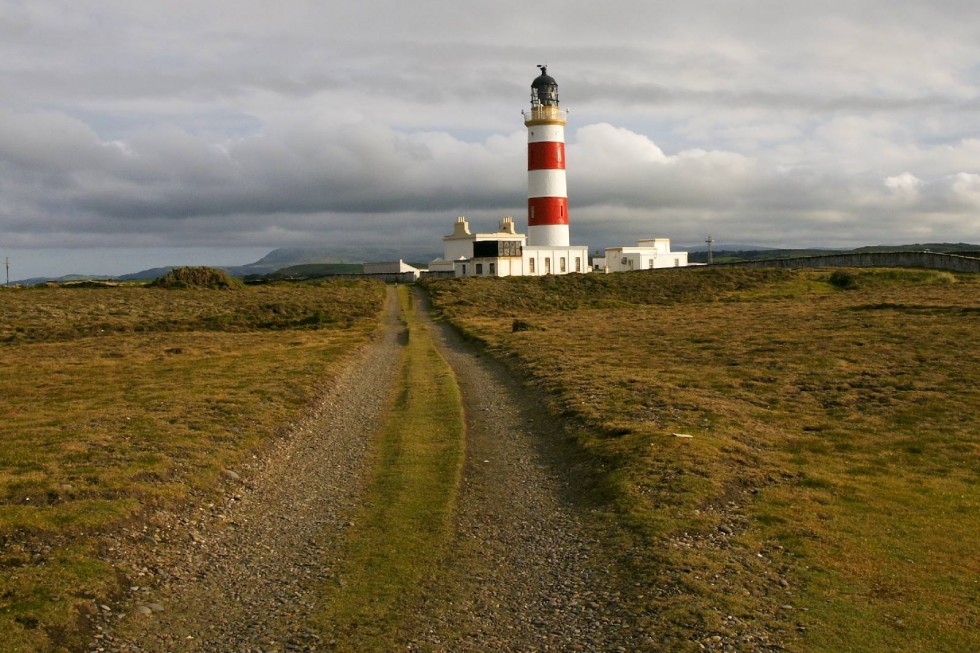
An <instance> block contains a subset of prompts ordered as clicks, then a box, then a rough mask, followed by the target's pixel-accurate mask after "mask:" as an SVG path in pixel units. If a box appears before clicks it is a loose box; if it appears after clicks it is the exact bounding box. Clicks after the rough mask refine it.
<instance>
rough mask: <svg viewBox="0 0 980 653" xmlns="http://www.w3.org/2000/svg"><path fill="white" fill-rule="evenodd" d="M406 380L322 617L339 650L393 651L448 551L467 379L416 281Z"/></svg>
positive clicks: (409, 311) (403, 298) (408, 315)
mask: <svg viewBox="0 0 980 653" xmlns="http://www.w3.org/2000/svg"><path fill="white" fill-rule="evenodd" d="M398 295H399V300H400V302H401V307H402V314H403V319H404V322H405V331H404V336H403V337H404V348H403V352H402V361H401V365H402V383H401V384H400V386H399V387H398V389H397V396H396V397H394V398H393V406H392V410H391V413H390V415H389V416H388V418H387V420H386V421H385V425H384V427H383V429H382V431H381V433H380V434H379V439H378V444H377V448H376V453H375V456H374V458H375V460H374V462H373V472H372V474H373V476H372V479H371V482H370V484H369V489H368V492H367V495H366V499H365V502H364V506H363V509H362V510H361V513H360V514H359V515H358V516H356V517H355V524H354V526H353V527H352V528H351V529H350V531H349V540H348V542H347V544H346V547H345V549H344V554H343V556H342V560H343V563H342V567H341V570H340V571H339V574H338V576H337V579H336V582H334V583H332V584H331V585H330V586H329V587H327V588H325V600H324V607H323V611H322V614H321V616H320V617H319V619H318V623H319V626H320V627H321V629H322V630H323V631H324V634H325V639H326V640H327V641H329V642H331V643H332V644H331V647H332V650H349V651H389V650H395V649H396V648H397V641H396V639H397V633H398V629H399V626H400V625H401V624H402V622H403V621H404V620H405V619H406V618H409V617H410V616H411V615H407V614H406V613H405V610H406V608H407V606H409V605H411V604H412V601H413V599H414V598H416V595H417V592H418V590H419V587H420V582H421V581H422V580H423V579H424V578H425V577H426V576H428V575H430V574H431V573H432V572H433V571H434V570H435V569H436V568H437V565H438V564H440V563H441V562H442V561H443V560H444V558H445V556H446V555H447V554H448V551H447V545H448V543H449V542H450V540H451V535H452V519H453V511H454V508H455V501H456V494H457V490H458V485H459V478H460V474H461V473H462V465H463V459H464V447H465V444H464V428H465V427H464V421H463V413H462V404H461V400H460V395H459V388H458V387H457V385H456V380H455V377H454V375H453V373H452V370H451V369H450V367H449V364H448V363H447V362H446V361H445V359H444V358H443V357H442V355H441V354H440V353H439V351H438V350H437V349H436V345H435V342H434V340H433V338H432V335H431V333H430V332H429V330H428V329H427V327H426V326H425V325H424V324H423V323H422V322H421V321H420V320H419V318H418V316H417V315H416V313H415V309H414V308H413V306H412V296H411V295H410V293H409V289H408V287H406V286H400V287H399V288H398Z"/></svg>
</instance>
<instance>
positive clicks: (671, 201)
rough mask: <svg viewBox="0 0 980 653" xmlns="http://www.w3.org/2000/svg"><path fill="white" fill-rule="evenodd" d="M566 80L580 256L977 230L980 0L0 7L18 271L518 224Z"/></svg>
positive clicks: (917, 237)
mask: <svg viewBox="0 0 980 653" xmlns="http://www.w3.org/2000/svg"><path fill="white" fill-rule="evenodd" d="M543 63H547V64H548V66H549V73H550V74H551V75H552V76H554V77H555V78H556V79H557V81H558V84H559V92H560V96H561V102H562V105H563V106H564V107H565V108H567V109H568V110H569V112H570V116H569V118H570V120H569V125H568V127H567V131H566V140H567V143H568V145H567V148H568V150H567V160H568V186H569V206H570V216H571V224H572V240H573V241H574V242H576V243H587V244H589V245H591V246H592V247H600V246H612V245H622V244H629V243H630V242H632V241H635V240H636V239H637V238H645V237H669V238H671V239H672V240H673V242H674V243H675V248H679V246H681V245H687V246H691V245H695V244H701V243H703V241H704V239H705V238H706V237H707V235H708V234H711V235H712V236H713V237H714V238H715V240H716V241H717V242H724V243H742V244H756V245H771V246H784V247H802V246H830V247H848V246H857V245H870V244H885V243H887V244H897V243H916V242H937V241H951V242H957V241H966V242H974V243H976V242H980V3H977V2H976V1H975V0H932V1H931V2H928V3H927V2H924V1H918V0H916V1H910V0H889V1H887V2H885V1H879V0H846V1H840V2H836V1H821V0H810V1H809V2H805V3H804V2H797V1H795V0H772V1H752V0H743V1H740V2H736V1H733V0H719V1H705V0H687V1H685V2H667V1H662V0H608V1H607V2H602V3H595V2H584V1H580V0H563V1H561V2H553V1H551V0H538V1H537V2H527V1H526V0H524V1H521V2H516V1H514V0H497V1H495V2H491V3H486V2H485V3H476V2H466V1H458V2H446V1H445V0H439V1H438V2H435V1H433V0H414V1H413V2H400V1H399V2H395V1H393V0H357V1H356V2H355V1H349V0H331V1H330V2H327V1H325V0H276V1H272V0H191V1H187V0H167V1H166V2H134V1H133V0H0V257H4V256H9V257H10V259H11V268H12V271H11V275H12V277H14V278H26V277H28V276H35V275H36V274H62V273H67V272H86V273H122V272H130V271H134V270H138V269H142V268H144V267H150V265H156V264H165V263H175V264H181V263H198V262H207V261H214V262H216V263H221V264H230V263H236V262H237V263H247V262H250V261H252V260H255V259H256V258H258V257H259V256H260V255H261V254H262V253H264V252H266V251H268V250H270V249H272V248H275V247H292V246H318V247H325V246H332V245H353V246H368V245H378V246H386V247H399V248H402V249H404V251H405V252H406V255H412V254H417V253H419V252H434V253H435V252H438V251H440V249H441V241H440V238H441V236H442V235H444V234H445V233H448V232H449V231H450V230H451V224H452V222H453V220H454V218H455V216H456V215H466V216H467V217H469V218H470V220H471V223H473V224H474V226H475V227H476V228H478V229H482V230H490V229H491V228H492V227H493V226H494V225H495V224H496V222H497V220H498V219H499V218H500V217H501V216H504V215H513V216H514V217H515V218H516V219H517V221H518V224H519V225H523V224H525V221H526V215H525V213H526V209H525V208H524V207H525V205H526V154H525V142H526V134H525V130H524V126H523V123H522V121H521V113H520V112H521V110H522V109H524V108H525V107H526V106H527V105H528V97H529V91H530V82H531V80H532V79H533V78H534V77H535V76H536V75H537V72H538V71H537V68H536V67H535V66H536V64H543ZM167 257H170V258H171V259H173V258H175V257H176V258H178V259H180V260H169V259H168V258H167ZM144 264H145V265H144ZM66 267H70V268H71V269H66ZM18 271H19V273H18Z"/></svg>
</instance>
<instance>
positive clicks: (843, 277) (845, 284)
mask: <svg viewBox="0 0 980 653" xmlns="http://www.w3.org/2000/svg"><path fill="white" fill-rule="evenodd" d="M829 281H830V285H832V286H834V287H835V288H840V289H841V290H851V289H853V288H857V285H858V283H857V279H856V278H855V276H854V275H853V274H851V273H850V272H848V271H847V270H835V271H834V272H833V274H831V275H830V279H829Z"/></svg>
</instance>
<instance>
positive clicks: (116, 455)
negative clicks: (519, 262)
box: [0, 282, 384, 651]
mask: <svg viewBox="0 0 980 653" xmlns="http://www.w3.org/2000/svg"><path fill="white" fill-rule="evenodd" d="M383 298H384V289H383V286H382V285H381V284H380V283H351V282H343V283H325V284H317V285H282V286H272V285H270V286H262V287H259V288H242V289H238V290H234V291H218V290H161V289H151V288H143V287H112V288H39V289H23V290H3V291H2V292H0V370H2V374H0V642H2V646H0V648H2V649H3V650H4V651H40V650H68V649H71V650H74V649H77V648H78V647H79V646H81V645H82V642H83V641H84V639H85V629H86V627H87V626H86V621H87V616H88V615H90V614H92V612H93V611H94V610H97V609H99V608H98V605H99V604H100V603H107V602H110V599H111V597H112V596H113V595H115V594H117V593H118V592H120V591H122V590H123V589H125V588H128V587H129V586H130V584H131V583H132V579H127V578H126V577H125V573H124V572H123V570H121V569H117V568H115V567H114V566H113V561H112V554H111V551H109V550H108V549H107V548H106V543H105V542H106V540H105V539H104V538H103V536H105V535H108V534H111V533H113V532H114V531H115V530H118V529H119V528H121V527H124V526H125V527H127V528H129V529H130V530H134V531H139V530H140V528H139V526H138V524H139V523H140V522H145V521H146V520H149V522H150V523H152V518H153V515H154V514H155V513H156V512H157V511H172V510H176V509H177V508H178V507H179V506H180V505H182V504H184V503H186V502H187V501H190V500H193V501H198V500H206V498H207V497H208V496H209V495H210V494H211V493H213V492H215V491H216V488H217V486H218V485H219V484H220V478H221V474H222V471H223V470H225V469H233V468H234V467H235V466H236V465H238V464H239V463H240V462H241V461H242V460H244V459H245V458H250V457H251V454H252V453H254V452H256V450H257V449H259V448H260V447H261V446H262V443H263V442H264V441H266V440H268V439H269V438H270V437H274V436H275V434H276V433H277V432H279V431H280V429H281V428H282V427H283V426H284V425H285V424H288V423H289V422H290V421H291V420H292V419H294V418H295V417H296V416H297V415H298V414H299V412H300V411H302V410H303V409H304V407H305V406H307V405H308V404H309V403H310V401H311V400H313V399H314V397H315V396H316V393H317V392H318V388H319V387H320V385H321V384H322V383H323V381H324V380H325V379H326V378H329V376H330V375H331V374H332V373H333V372H334V370H335V369H336V365H337V363H338V361H340V360H341V359H342V358H344V357H345V356H346V355H348V353H349V352H350V351H351V350H352V349H353V348H356V347H358V346H359V345H360V344H361V343H363V342H365V341H366V339H367V338H368V337H369V336H370V335H371V333H373V331H374V330H375V329H376V327H377V324H378V316H379V315H380V311H381V308H382V304H383ZM310 316H320V317H319V318H316V319H310ZM150 532H152V531H150Z"/></svg>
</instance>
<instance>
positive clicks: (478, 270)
mask: <svg viewBox="0 0 980 653" xmlns="http://www.w3.org/2000/svg"><path fill="white" fill-rule="evenodd" d="M476 273H477V274H483V263H477V264H476Z"/></svg>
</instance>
